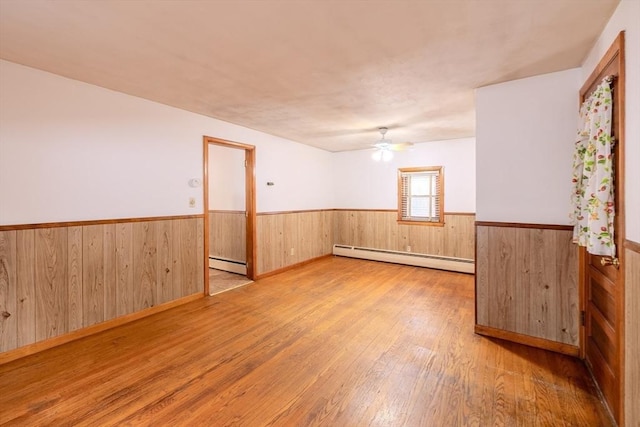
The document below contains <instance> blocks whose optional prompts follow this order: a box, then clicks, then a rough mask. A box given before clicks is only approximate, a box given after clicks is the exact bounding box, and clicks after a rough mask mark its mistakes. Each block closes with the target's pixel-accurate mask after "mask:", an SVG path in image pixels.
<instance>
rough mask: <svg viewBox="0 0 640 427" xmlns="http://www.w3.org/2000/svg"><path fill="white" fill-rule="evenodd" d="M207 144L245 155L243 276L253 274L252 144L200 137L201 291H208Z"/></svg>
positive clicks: (254, 235)
mask: <svg viewBox="0 0 640 427" xmlns="http://www.w3.org/2000/svg"><path fill="white" fill-rule="evenodd" d="M209 145H218V146H221V147H228V148H234V149H240V150H244V153H245V154H244V158H245V180H244V182H245V210H246V242H245V243H246V260H247V278H249V279H251V280H254V279H255V275H256V269H255V266H256V256H257V254H256V173H255V159H256V147H255V146H253V145H249V144H243V143H241V142H235V141H228V140H226V139H220V138H214V137H211V136H206V135H205V136H204V137H203V144H202V151H203V175H202V176H203V177H204V180H203V185H202V191H203V200H204V258H205V262H204V279H205V280H204V282H205V285H204V293H205V295H209Z"/></svg>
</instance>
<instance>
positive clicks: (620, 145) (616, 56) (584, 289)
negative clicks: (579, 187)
mask: <svg viewBox="0 0 640 427" xmlns="http://www.w3.org/2000/svg"><path fill="white" fill-rule="evenodd" d="M616 62H617V68H618V74H617V75H615V78H616V79H617V89H616V92H614V98H613V108H614V109H615V110H616V111H617V114H618V123H617V127H616V129H615V136H616V149H617V156H618V165H619V166H618V171H617V173H618V181H617V182H615V185H616V191H617V192H618V194H617V196H618V212H616V216H617V217H618V219H619V221H618V224H617V225H618V227H617V229H616V230H615V232H616V235H617V236H618V238H619V241H620V242H621V243H622V242H624V240H625V218H624V213H625V202H624V201H625V197H624V195H625V193H624V192H625V182H624V181H625V180H624V164H625V150H624V148H625V132H624V131H625V52H624V31H621V32H620V33H619V34H618V36H617V37H616V39H615V40H614V41H613V43H612V44H611V46H610V47H609V49H608V50H607V52H606V53H605V54H604V56H603V57H602V58H601V59H600V62H598V65H596V67H595V69H594V70H593V72H592V73H591V74H590V75H589V77H588V78H587V79H586V81H585V82H584V84H583V85H582V87H581V88H580V98H579V101H580V105H582V102H583V101H584V99H585V98H586V95H587V94H589V93H590V92H591V91H592V90H593V88H594V87H595V85H596V84H597V83H598V82H600V81H601V80H602V79H603V78H604V77H606V76H607V75H609V74H610V73H609V67H610V65H612V64H615V63H616ZM578 250H579V267H578V274H579V276H578V281H579V282H578V283H579V301H580V303H579V305H580V313H581V316H580V317H581V318H582V317H583V315H584V313H585V311H586V309H587V303H588V301H587V299H588V291H589V289H588V286H589V283H587V269H588V268H589V265H588V262H587V251H586V250H585V248H584V247H579V249H578ZM616 250H617V254H616V255H617V257H618V260H619V261H620V267H619V270H618V274H617V285H619V286H616V290H617V294H616V296H615V297H616V304H615V315H616V325H615V328H616V337H615V338H616V344H617V346H618V354H617V359H616V362H617V365H618V369H617V372H615V375H616V377H617V378H618V384H617V387H618V393H619V396H620V399H619V402H618V407H616V408H610V410H611V412H612V413H613V415H614V418H616V419H617V420H618V424H619V425H624V363H625V357H624V354H625V350H624V328H625V319H624V318H625V316H624V314H625V313H624V307H625V302H624V294H625V292H624V287H625V283H624V279H625V273H624V269H625V260H624V250H623V245H622V244H620V245H619V246H618V247H617V248H616ZM586 332H587V331H586V327H585V324H584V322H581V324H580V357H581V358H582V359H583V360H586V356H587V355H586V341H587V337H586ZM587 366H588V364H587ZM591 376H592V378H594V380H595V377H594V375H593V373H591ZM596 384H597V382H596ZM598 387H599V385H598ZM605 404H606V401H605ZM616 414H617V415H618V417H619V418H618V417H616Z"/></svg>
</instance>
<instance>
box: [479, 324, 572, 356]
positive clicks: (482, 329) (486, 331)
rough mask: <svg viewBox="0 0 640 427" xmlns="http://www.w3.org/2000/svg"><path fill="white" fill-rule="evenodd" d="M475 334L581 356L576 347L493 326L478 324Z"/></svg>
mask: <svg viewBox="0 0 640 427" xmlns="http://www.w3.org/2000/svg"><path fill="white" fill-rule="evenodd" d="M474 332H475V333H476V334H479V335H484V336H487V337H493V338H499V339H501V340H506V341H512V342H515V343H518V344H524V345H528V346H529V347H535V348H541V349H543V350H549V351H553V352H555V353H561V354H566V355H568V356H574V357H578V356H579V354H580V348H579V347H578V346H575V345H571V344H565V343H561V342H557V341H551V340H548V339H545V338H538V337H532V336H530V335H525V334H519V333H517V332H511V331H505V330H503V329H497V328H492V327H491V326H483V325H477V324H476V325H475V329H474Z"/></svg>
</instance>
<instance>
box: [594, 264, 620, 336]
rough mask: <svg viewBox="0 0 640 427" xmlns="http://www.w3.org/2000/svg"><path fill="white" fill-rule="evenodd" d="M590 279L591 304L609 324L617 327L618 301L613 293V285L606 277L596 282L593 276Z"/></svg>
mask: <svg viewBox="0 0 640 427" xmlns="http://www.w3.org/2000/svg"><path fill="white" fill-rule="evenodd" d="M589 279H590V280H589V302H590V303H591V304H593V305H594V306H595V308H597V309H598V311H599V312H600V313H601V314H602V316H603V317H604V318H605V320H606V321H607V322H609V324H611V325H615V324H616V301H615V295H614V294H613V292H612V290H613V289H612V288H613V284H612V283H611V282H610V281H609V280H608V279H606V278H604V277H602V278H601V279H599V280H595V279H594V276H593V275H592V276H591V277H590V278H589ZM607 285H608V286H607Z"/></svg>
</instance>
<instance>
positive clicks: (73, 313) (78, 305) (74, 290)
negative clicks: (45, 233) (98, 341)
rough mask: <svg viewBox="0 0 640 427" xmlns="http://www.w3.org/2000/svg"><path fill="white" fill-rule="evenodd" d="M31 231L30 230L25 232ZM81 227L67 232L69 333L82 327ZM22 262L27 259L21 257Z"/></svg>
mask: <svg viewBox="0 0 640 427" xmlns="http://www.w3.org/2000/svg"><path fill="white" fill-rule="evenodd" d="M27 231H31V230H27ZM82 231H83V227H81V226H77V227H69V228H68V230H67V256H68V258H67V274H68V277H67V280H68V285H69V293H68V297H69V301H68V305H67V307H68V310H69V312H68V314H69V331H75V330H76V329H80V328H82V327H83V326H85V325H83V319H84V316H83V313H84V299H83V295H84V293H83V291H84V290H83V287H82V286H83V274H84V273H83V269H82V266H83V263H82V261H83V259H82V256H83V250H84V246H83V240H82V235H83V233H82ZM21 259H23V260H27V259H29V258H28V257H21Z"/></svg>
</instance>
